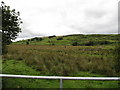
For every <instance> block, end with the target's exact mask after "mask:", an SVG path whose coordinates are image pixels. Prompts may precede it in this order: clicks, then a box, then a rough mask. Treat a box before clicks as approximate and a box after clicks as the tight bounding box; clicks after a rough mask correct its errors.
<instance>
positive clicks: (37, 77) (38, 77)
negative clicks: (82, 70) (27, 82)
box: [0, 74, 120, 90]
mask: <svg viewBox="0 0 120 90" xmlns="http://www.w3.org/2000/svg"><path fill="white" fill-rule="evenodd" d="M0 77H7V78H29V79H59V80H60V90H62V84H63V83H62V80H103V81H116V80H120V77H61V76H28V75H9V74H0Z"/></svg>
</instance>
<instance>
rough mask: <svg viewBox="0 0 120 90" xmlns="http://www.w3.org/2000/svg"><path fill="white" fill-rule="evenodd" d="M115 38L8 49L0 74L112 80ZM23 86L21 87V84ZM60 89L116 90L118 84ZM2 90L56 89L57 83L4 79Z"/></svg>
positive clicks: (49, 40) (69, 83)
mask: <svg viewBox="0 0 120 90" xmlns="http://www.w3.org/2000/svg"><path fill="white" fill-rule="evenodd" d="M117 43H119V41H118V35H97V34H96V35H67V36H52V37H51V36H49V37H42V38H38V37H36V38H32V39H28V40H22V41H18V42H14V43H12V44H11V45H8V46H7V50H8V53H7V54H5V55H4V56H3V60H2V63H3V64H2V65H3V73H6V74H25V75H40V76H51V75H52V76H77V77H79V76H80V77H81V76H83V77H89V76H91V77H93V76H94V77H102V76H106V77H108V76H109V77H111V76H112V77H114V76H118V75H119V74H118V72H116V65H117V64H116V63H117V62H116V61H117V60H116V45H117ZM21 82H22V83H21ZM63 83H64V84H63V88H118V81H74V80H65V81H64V82H63ZM3 87H4V88H9V87H10V88H12V87H14V88H59V80H32V79H29V80H28V79H11V78H9V79H7V78H4V79H3Z"/></svg>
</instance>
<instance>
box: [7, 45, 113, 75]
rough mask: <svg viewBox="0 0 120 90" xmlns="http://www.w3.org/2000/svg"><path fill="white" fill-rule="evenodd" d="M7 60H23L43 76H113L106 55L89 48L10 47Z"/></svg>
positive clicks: (94, 48) (111, 66) (98, 49)
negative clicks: (91, 73)
mask: <svg viewBox="0 0 120 90" xmlns="http://www.w3.org/2000/svg"><path fill="white" fill-rule="evenodd" d="M6 58H7V59H15V60H24V61H25V62H26V64H27V65H29V66H31V67H32V68H34V69H36V70H38V71H40V72H41V73H43V74H46V75H65V76H67V75H70V74H72V75H73V74H75V73H77V72H79V71H89V72H93V73H99V74H106V75H109V76H110V75H115V70H114V68H113V66H114V65H113V62H114V59H113V57H112V56H111V55H110V51H109V50H106V49H103V48H102V47H101V48H99V47H95V46H94V47H93V46H89V47H88V46H86V47H85V46H67V47H64V46H39V45H10V46H9V47H8V54H7V55H6Z"/></svg>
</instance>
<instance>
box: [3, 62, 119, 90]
mask: <svg viewBox="0 0 120 90" xmlns="http://www.w3.org/2000/svg"><path fill="white" fill-rule="evenodd" d="M2 63H3V65H2V66H3V73H4V74H18V75H22V74H24V75H37V76H41V75H43V74H42V73H41V72H39V71H36V70H35V69H33V68H31V67H29V66H27V65H26V64H25V62H24V61H16V60H3V62H2ZM70 76H79V77H102V76H105V75H98V74H92V73H89V72H79V73H76V74H74V75H70ZM3 88H59V80H40V79H16V78H3ZM63 88H118V81H89V80H87V81H80V80H64V81H63Z"/></svg>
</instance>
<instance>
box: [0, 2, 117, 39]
mask: <svg viewBox="0 0 120 90" xmlns="http://www.w3.org/2000/svg"><path fill="white" fill-rule="evenodd" d="M1 1H4V2H5V4H6V5H9V6H10V7H11V9H16V11H19V12H20V17H21V19H22V21H23V24H22V25H21V29H22V33H20V34H19V37H18V38H17V40H21V39H26V38H31V37H36V36H40V37H41V36H49V35H68V34H117V33H118V0H29V1H27V0H26V1H25V0H1Z"/></svg>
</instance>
